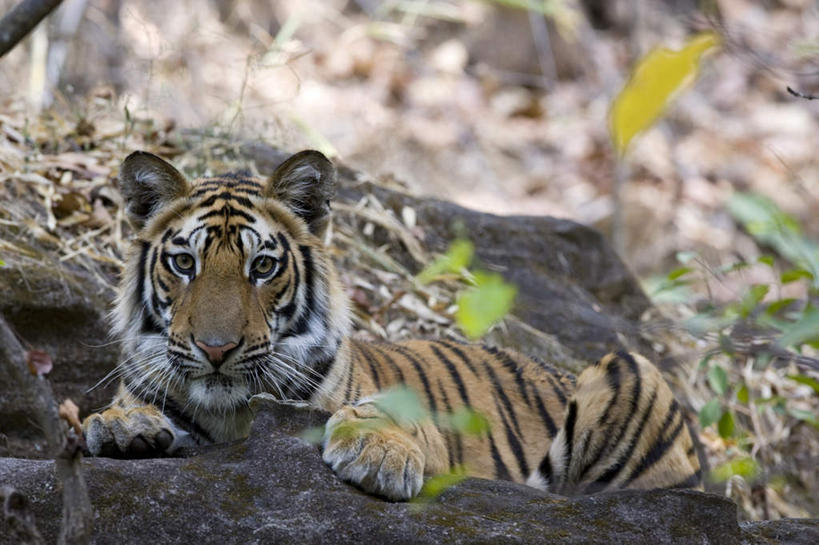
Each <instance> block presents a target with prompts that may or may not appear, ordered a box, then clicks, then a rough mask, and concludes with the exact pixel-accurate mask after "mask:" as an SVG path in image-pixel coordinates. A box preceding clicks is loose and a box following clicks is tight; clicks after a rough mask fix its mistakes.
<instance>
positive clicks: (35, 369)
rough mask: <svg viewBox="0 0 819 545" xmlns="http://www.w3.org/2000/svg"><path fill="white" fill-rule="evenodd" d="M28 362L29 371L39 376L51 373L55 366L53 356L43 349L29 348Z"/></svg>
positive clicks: (27, 353)
mask: <svg viewBox="0 0 819 545" xmlns="http://www.w3.org/2000/svg"><path fill="white" fill-rule="evenodd" d="M26 362H27V363H28V370H29V372H30V373H31V374H32V375H35V376H38V377H40V376H43V375H47V374H49V373H50V372H51V370H52V369H53V368H54V363H53V362H52V361H51V356H49V355H48V353H47V352H44V351H42V350H29V351H28V352H26Z"/></svg>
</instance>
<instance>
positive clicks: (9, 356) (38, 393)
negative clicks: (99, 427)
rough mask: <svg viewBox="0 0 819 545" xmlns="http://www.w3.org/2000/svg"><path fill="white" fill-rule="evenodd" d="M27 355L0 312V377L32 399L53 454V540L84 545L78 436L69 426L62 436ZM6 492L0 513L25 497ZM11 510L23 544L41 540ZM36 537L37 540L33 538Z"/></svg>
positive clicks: (86, 531)
mask: <svg viewBox="0 0 819 545" xmlns="http://www.w3.org/2000/svg"><path fill="white" fill-rule="evenodd" d="M30 355H31V353H30V352H29V353H27V352H26V351H25V350H24V348H23V346H22V345H21V344H20V341H19V340H18V339H17V335H16V334H15V333H14V331H13V330H12V329H11V327H10V326H9V325H8V323H6V321H5V319H4V318H3V317H2V316H1V315H0V376H4V377H9V378H10V379H11V382H12V383H13V384H16V385H17V386H18V387H19V388H20V389H22V390H23V391H24V392H26V393H27V394H28V396H29V397H30V398H31V399H33V400H34V405H35V407H36V415H35V417H36V419H37V421H38V423H39V425H40V428H41V429H42V430H43V433H44V434H45V436H46V441H47V442H48V449H49V452H50V453H51V454H52V455H56V474H57V481H58V482H59V483H60V485H61V486H62V490H63V521H62V527H61V529H60V537H59V540H58V541H57V543H59V544H72V545H73V544H77V545H83V544H87V543H89V542H90V541H91V530H92V527H93V525H92V521H93V511H92V509H91V501H90V500H89V499H88V490H87V488H86V486H85V480H84V479H83V476H82V471H81V469H82V463H81V462H82V450H83V439H82V435H77V433H76V432H75V431H74V430H73V429H72V430H69V431H68V434H67V435H66V432H65V431H64V430H65V426H64V425H63V424H62V422H61V421H60V418H61V417H60V415H59V412H58V409H57V403H56V402H55V401H54V394H53V393H52V391H51V386H50V385H49V383H48V381H47V380H46V379H45V377H44V376H43V375H42V374H40V373H39V372H37V370H36V366H32V367H30V366H29V365H27V363H26V362H30V357H29V356H30ZM6 491H7V490H6V489H4V490H3V495H4V512H6V510H7V505H6V504H7V503H8V502H9V501H12V502H13V505H12V507H14V505H17V506H23V507H24V506H25V498H22V496H21V495H20V494H19V493H17V492H14V491H13V490H12V491H11V492H10V494H11V495H7V494H6ZM14 494H17V495H14ZM9 498H12V500H10V499H9ZM21 501H22V503H21ZM14 513H16V514H15V518H14V519H13V520H14V522H13V524H17V525H18V528H20V529H21V530H20V531H27V532H28V533H27V534H19V532H18V536H19V535H23V536H29V539H28V541H25V542H27V543H34V544H36V543H42V538H41V537H40V535H39V532H37V529H36V527H35V526H34V519H33V517H26V516H25V513H24V512H23V511H21V510H20V509H18V510H17V511H14ZM26 525H28V526H26ZM29 530H31V531H29ZM37 538H39V539H40V541H37Z"/></svg>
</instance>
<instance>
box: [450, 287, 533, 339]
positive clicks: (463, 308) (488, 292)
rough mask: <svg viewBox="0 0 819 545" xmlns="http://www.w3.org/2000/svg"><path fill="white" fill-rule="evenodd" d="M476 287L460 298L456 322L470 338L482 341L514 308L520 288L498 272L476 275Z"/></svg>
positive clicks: (459, 296) (461, 294)
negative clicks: (485, 334) (484, 335)
mask: <svg viewBox="0 0 819 545" xmlns="http://www.w3.org/2000/svg"><path fill="white" fill-rule="evenodd" d="M475 284H476V285H475V287H474V288H471V289H468V290H466V291H463V292H461V293H460V294H459V295H458V310H457V311H456V312H455V319H456V320H457V322H458V325H459V326H461V329H462V330H463V331H464V333H466V335H467V337H469V338H470V339H479V338H480V337H482V336H483V334H484V333H486V332H487V331H488V330H489V328H490V327H492V325H493V324H495V323H497V322H498V321H500V320H501V319H502V318H503V317H504V316H506V315H507V314H508V313H509V311H510V310H511V309H512V303H513V302H514V300H515V296H516V295H517V292H518V289H517V287H515V286H513V285H511V284H508V283H506V282H505V281H504V280H503V277H502V276H501V275H500V274H498V273H484V272H480V271H479V272H476V273H475Z"/></svg>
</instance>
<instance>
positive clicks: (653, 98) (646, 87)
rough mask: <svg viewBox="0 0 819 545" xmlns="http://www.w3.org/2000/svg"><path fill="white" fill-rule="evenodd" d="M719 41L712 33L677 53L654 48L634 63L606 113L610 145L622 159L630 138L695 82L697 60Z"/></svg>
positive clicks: (699, 38)
mask: <svg viewBox="0 0 819 545" xmlns="http://www.w3.org/2000/svg"><path fill="white" fill-rule="evenodd" d="M718 41H719V38H718V37H717V35H716V34H714V33H711V32H705V33H702V34H697V35H696V36H694V37H693V38H691V39H690V40H689V41H688V42H687V43H686V44H685V46H683V48H682V49H680V50H679V51H672V50H670V49H667V48H664V47H663V48H658V49H654V50H653V51H651V52H649V53H648V54H647V55H646V56H645V57H643V58H642V59H641V60H640V61H639V62H638V63H637V65H636V66H635V67H634V70H633V71H632V74H631V77H630V78H629V80H628V82H627V83H626V85H625V87H623V90H622V91H620V94H619V95H617V98H615V99H614V102H613V103H612V107H611V112H610V113H609V130H610V132H611V139H612V143H613V144H614V148H615V149H616V150H617V152H618V153H619V154H620V155H621V156H622V155H624V154H625V152H626V149H627V148H628V145H629V143H630V142H631V140H632V138H634V136H635V135H637V134H638V133H639V132H641V131H643V130H645V129H647V128H649V127H650V126H651V125H653V124H654V122H655V121H656V120H657V119H658V118H659V117H660V116H661V115H662V114H663V112H664V110H665V108H666V107H667V106H668V104H669V102H670V101H671V100H672V98H673V97H674V96H675V95H676V94H677V93H678V92H679V91H680V90H681V89H682V88H683V87H684V86H685V85H686V84H687V83H689V82H691V81H693V80H694V79H695V77H696V75H697V71H698V68H699V61H700V58H701V57H702V55H703V54H704V53H705V52H707V51H709V50H710V49H712V48H714V47H715V46H716V45H717V44H718Z"/></svg>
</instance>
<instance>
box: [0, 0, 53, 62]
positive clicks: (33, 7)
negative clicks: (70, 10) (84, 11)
mask: <svg viewBox="0 0 819 545" xmlns="http://www.w3.org/2000/svg"><path fill="white" fill-rule="evenodd" d="M62 1H63V0H23V1H22V2H20V3H19V4H17V5H16V6H15V7H14V8H12V10H11V11H10V12H8V13H7V14H6V15H5V16H4V17H3V19H0V57H2V56H3V55H5V54H6V53H8V52H9V51H11V50H12V49H13V48H14V46H15V45H17V44H18V43H19V42H20V40H22V39H23V38H25V37H26V35H28V33H29V32H31V30H32V29H33V28H34V27H35V26H37V24H38V23H39V22H40V21H42V20H43V18H45V16H46V15H48V14H49V13H51V12H52V11H53V10H54V8H56V7H57V6H59V5H60V3H61V2H62Z"/></svg>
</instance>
